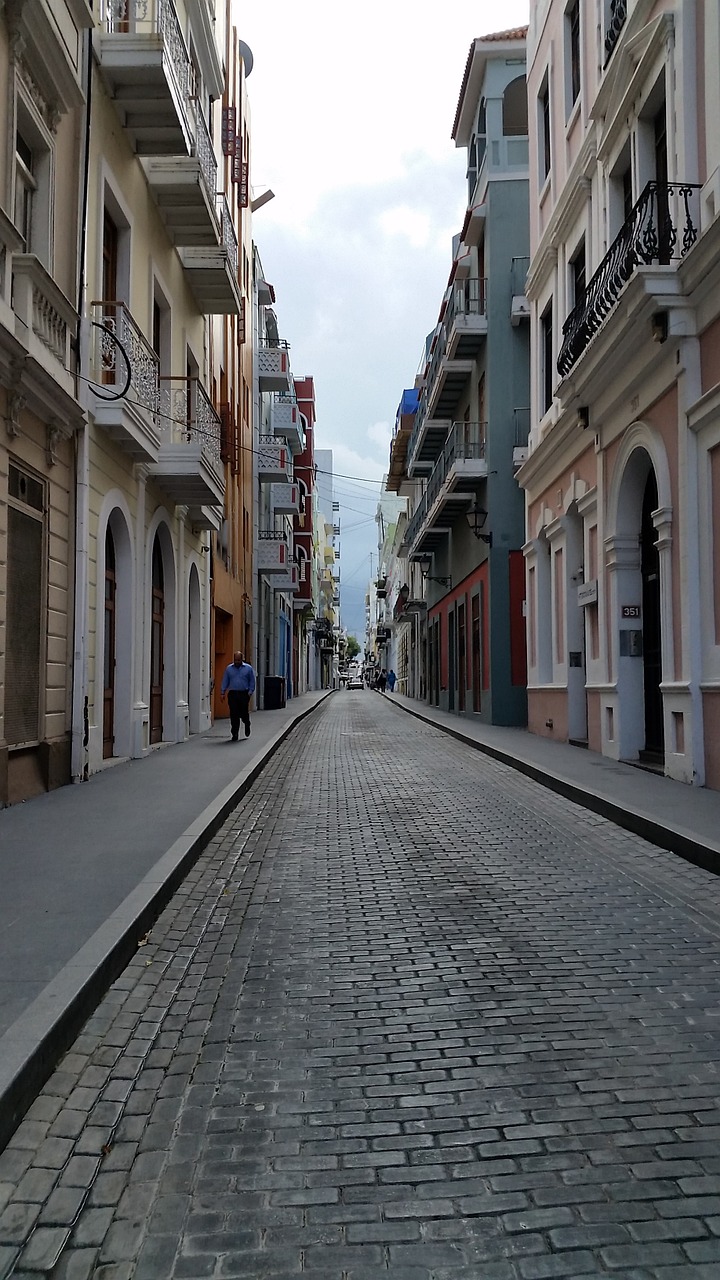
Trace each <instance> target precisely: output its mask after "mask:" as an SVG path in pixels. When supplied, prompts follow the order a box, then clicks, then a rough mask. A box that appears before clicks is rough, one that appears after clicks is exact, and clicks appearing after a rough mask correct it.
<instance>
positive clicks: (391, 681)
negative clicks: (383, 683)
mask: <svg viewBox="0 0 720 1280" xmlns="http://www.w3.org/2000/svg"><path fill="white" fill-rule="evenodd" d="M396 680H397V676H396V675H395V672H394V671H393V669H392V667H391V668H390V670H389V671H388V673H387V688H388V693H392V691H393V689H394V688H395V682H396Z"/></svg>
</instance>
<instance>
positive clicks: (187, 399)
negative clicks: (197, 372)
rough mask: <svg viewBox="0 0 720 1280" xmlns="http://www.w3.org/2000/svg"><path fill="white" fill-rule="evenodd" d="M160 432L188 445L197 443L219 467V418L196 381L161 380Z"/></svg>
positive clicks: (181, 379)
mask: <svg viewBox="0 0 720 1280" xmlns="http://www.w3.org/2000/svg"><path fill="white" fill-rule="evenodd" d="M158 425H159V430H160V434H161V436H169V437H171V438H172V439H175V440H177V438H178V436H179V437H180V438H181V439H182V440H185V441H187V443H188V444H191V443H194V442H195V441H196V440H197V441H198V442H199V443H200V445H201V447H202V448H203V449H204V450H205V451H206V452H207V453H209V454H210V457H211V458H212V459H213V461H214V462H215V463H217V466H218V467H220V465H221V459H220V438H221V422H220V415H219V414H218V413H217V412H216V410H215V409H214V408H213V406H212V404H211V402H210V397H209V396H208V393H207V391H206V390H205V388H204V386H203V385H202V383H201V381H200V379H199V378H182V377H178V378H173V377H161V378H160V414H159V424H158Z"/></svg>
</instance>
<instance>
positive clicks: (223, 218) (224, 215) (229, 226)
mask: <svg viewBox="0 0 720 1280" xmlns="http://www.w3.org/2000/svg"><path fill="white" fill-rule="evenodd" d="M220 235H221V238H222V243H223V246H224V248H225V249H227V255H228V261H229V263H230V266H231V267H232V269H233V274H234V276H235V279H237V274H238V241H237V236H236V234H235V227H234V225H233V220H232V214H231V212H230V206H229V204H228V202H227V200H226V198H225V196H221V197H220Z"/></svg>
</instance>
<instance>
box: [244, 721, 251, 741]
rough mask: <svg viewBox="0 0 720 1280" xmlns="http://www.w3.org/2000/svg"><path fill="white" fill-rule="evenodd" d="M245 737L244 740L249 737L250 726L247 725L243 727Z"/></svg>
mask: <svg viewBox="0 0 720 1280" xmlns="http://www.w3.org/2000/svg"><path fill="white" fill-rule="evenodd" d="M245 737H246V738H249V737H250V725H249V724H246V725H245Z"/></svg>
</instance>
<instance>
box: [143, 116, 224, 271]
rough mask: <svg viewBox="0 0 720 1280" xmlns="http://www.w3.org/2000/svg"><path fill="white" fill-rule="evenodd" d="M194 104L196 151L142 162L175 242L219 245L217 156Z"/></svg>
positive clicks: (194, 142) (194, 148)
mask: <svg viewBox="0 0 720 1280" xmlns="http://www.w3.org/2000/svg"><path fill="white" fill-rule="evenodd" d="M193 108H194V109H193V137H194V141H193V144H192V149H191V150H192V154H191V155H189V156H188V155H184V154H178V155H173V156H165V155H161V156H156V155H153V156H147V157H145V158H144V159H142V165H143V168H144V170H145V176H146V178H147V181H148V186H149V187H150V190H151V191H152V193H153V196H154V199H155V203H156V204H157V206H158V209H159V210H160V214H161V216H162V219H163V221H164V223H165V225H166V227H167V230H168V235H169V236H170V239H171V240H172V241H173V243H174V244H176V245H178V246H179V247H180V246H182V247H189V246H193V247H196V246H203V247H204V246H208V245H209V246H211V247H212V248H214V249H216V248H217V246H218V244H219V242H220V213H219V210H218V209H217V207H216V199H217V196H216V192H217V185H218V179H217V168H218V166H217V158H216V156H215V151H214V149H213V144H212V139H211V137H210V132H209V130H208V127H207V124H206V123H205V118H204V116H203V113H202V111H201V110H200V107H199V104H198V103H197V102H195V103H193Z"/></svg>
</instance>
